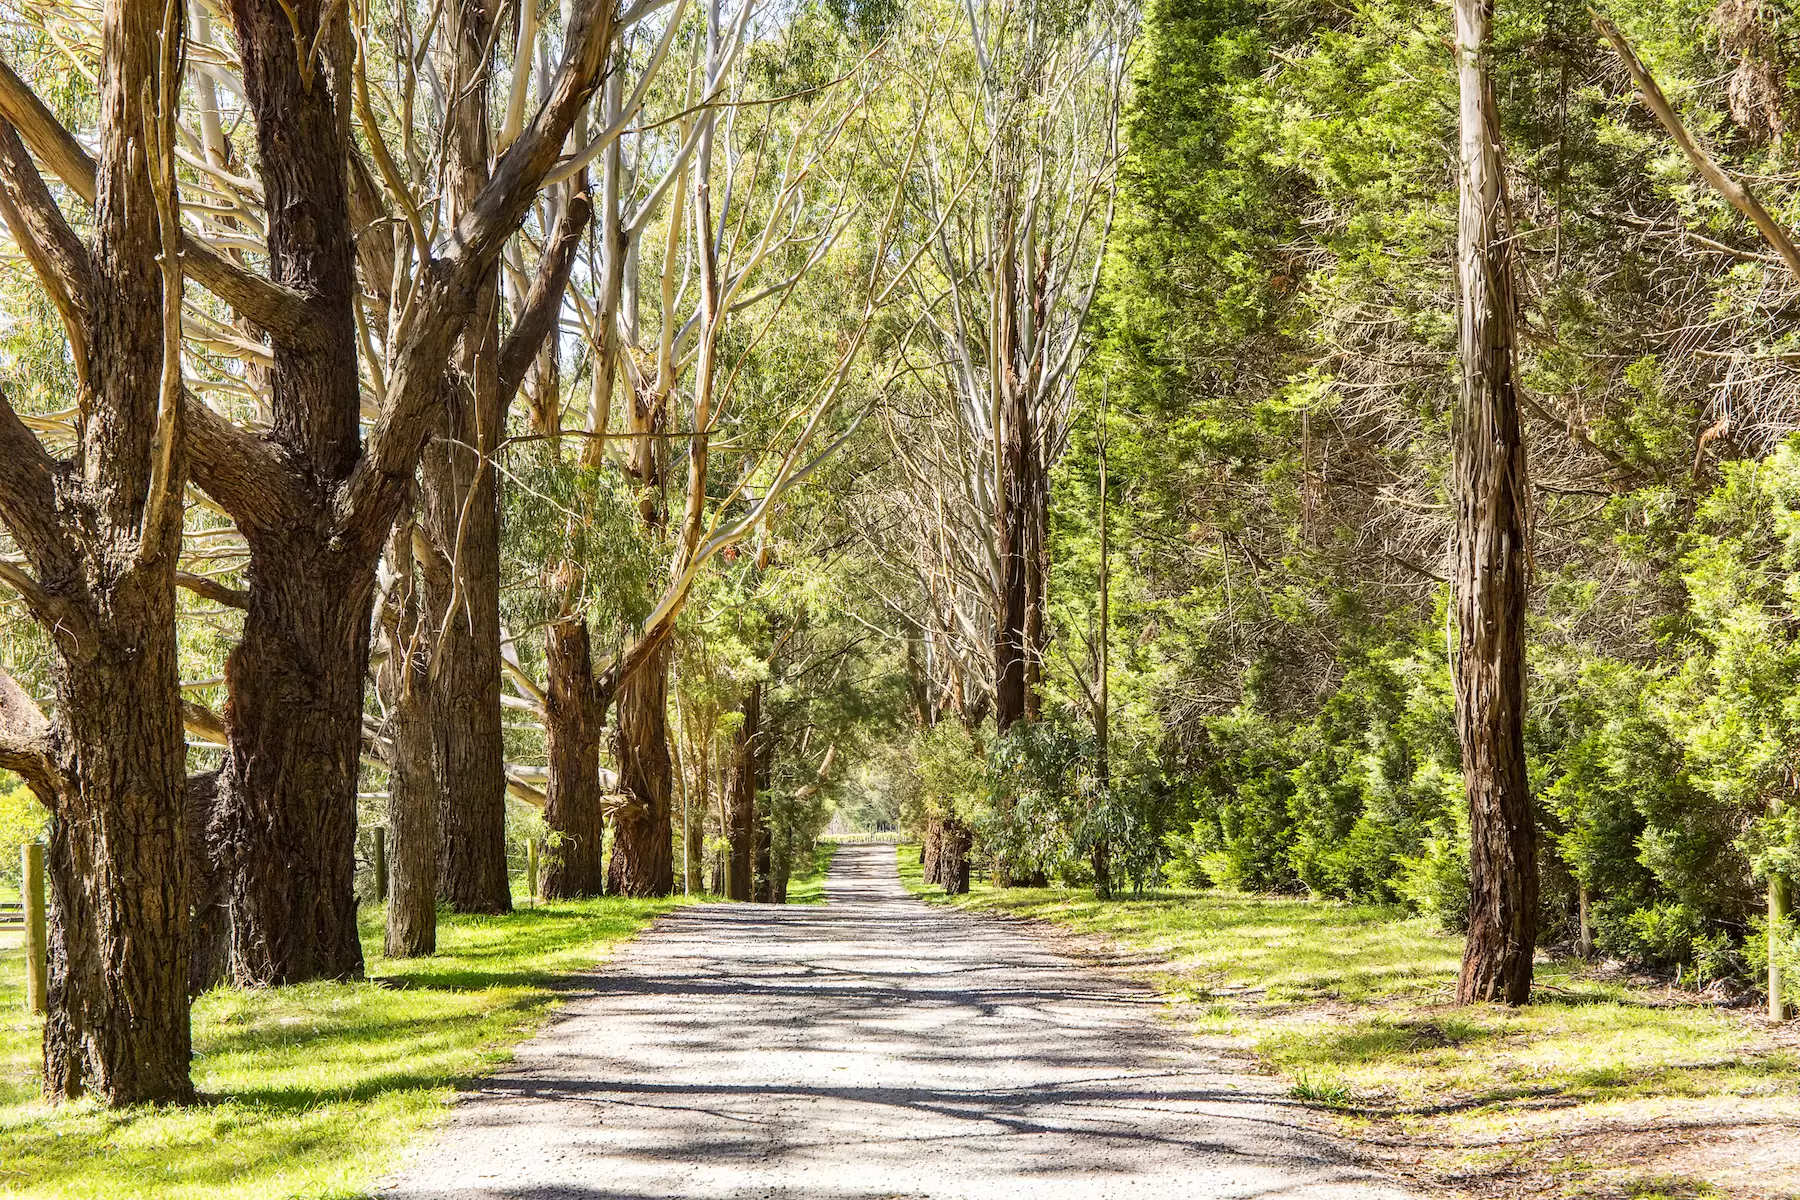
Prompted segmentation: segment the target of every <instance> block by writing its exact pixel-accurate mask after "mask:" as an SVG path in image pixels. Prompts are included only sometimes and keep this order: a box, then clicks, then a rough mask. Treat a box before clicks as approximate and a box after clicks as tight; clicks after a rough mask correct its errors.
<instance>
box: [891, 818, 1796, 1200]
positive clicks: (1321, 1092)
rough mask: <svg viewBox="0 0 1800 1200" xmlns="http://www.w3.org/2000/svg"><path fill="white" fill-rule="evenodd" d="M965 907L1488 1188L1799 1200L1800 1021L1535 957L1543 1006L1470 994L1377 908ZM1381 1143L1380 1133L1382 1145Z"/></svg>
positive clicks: (1082, 897)
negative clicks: (1056, 943) (1461, 999)
mask: <svg viewBox="0 0 1800 1200" xmlns="http://www.w3.org/2000/svg"><path fill="white" fill-rule="evenodd" d="M899 857H900V874H901V878H902V880H903V881H904V882H905V883H906V885H907V887H908V888H909V889H911V890H912V891H913V892H915V893H916V894H919V895H921V896H923V897H925V898H927V899H930V900H934V901H936V902H938V903H945V904H951V905H954V906H955V907H958V908H962V909H969V910H974V911H990V912H1001V913H1006V914H1010V915H1012V916H1016V917H1026V918H1036V919H1040V920H1045V921H1049V922H1053V923H1054V924H1056V925H1058V926H1061V927H1064V928H1066V929H1069V930H1072V931H1074V932H1077V933H1080V934H1083V935H1087V936H1089V937H1093V938H1099V939H1104V940H1105V941H1106V942H1108V943H1110V944H1111V945H1112V946H1113V947H1115V948H1117V949H1120V950H1123V951H1125V952H1127V953H1128V954H1129V955H1130V957H1131V961H1134V962H1136V963H1138V964H1141V965H1142V966H1143V968H1144V970H1145V971H1146V972H1147V973H1148V974H1149V975H1150V976H1151V977H1152V979H1153V982H1154V983H1155V984H1156V986H1157V987H1158V988H1159V989H1160V990H1161V991H1162V992H1163V993H1164V995H1166V996H1167V997H1168V998H1169V999H1170V1001H1171V1002H1172V1005H1173V1009H1172V1011H1173V1013H1174V1015H1175V1016H1176V1017H1177V1018H1178V1019H1179V1020H1181V1021H1183V1022H1184V1023H1186V1024H1188V1025H1189V1026H1190V1027H1192V1028H1194V1029H1195V1030H1196V1031H1197V1032H1201V1033H1205V1034H1209V1035H1212V1036H1216V1037H1221V1038H1227V1039H1230V1040H1231V1041H1233V1042H1234V1043H1235V1044H1237V1045H1239V1046H1240V1047H1242V1048H1244V1049H1246V1050H1248V1051H1250V1052H1251V1053H1252V1054H1254V1055H1255V1057H1256V1059H1257V1061H1258V1063H1259V1064H1260V1065H1261V1066H1262V1068H1263V1069H1266V1070H1271V1071H1275V1072H1278V1073H1280V1074H1281V1075H1282V1076H1284V1077H1285V1078H1287V1079H1288V1080H1289V1081H1290V1083H1291V1084H1292V1087H1293V1094H1294V1095H1295V1096H1296V1098H1298V1099H1300V1100H1303V1101H1305V1102H1307V1103H1309V1104H1311V1105H1314V1106H1316V1107H1317V1108H1319V1109H1321V1110H1324V1111H1328V1112H1331V1113H1332V1114H1333V1115H1334V1116H1335V1117H1336V1119H1337V1120H1338V1121H1339V1122H1340V1123H1341V1124H1342V1125H1343V1127H1344V1129H1345V1131H1346V1132H1347V1133H1350V1134H1352V1135H1354V1136H1356V1137H1358V1138H1359V1139H1360V1140H1362V1142H1363V1143H1364V1144H1365V1145H1366V1146H1369V1147H1371V1148H1372V1152H1375V1153H1378V1154H1379V1155H1380V1157H1382V1158H1383V1159H1384V1161H1385V1162H1386V1164H1387V1165H1388V1166H1389V1167H1390V1168H1391V1169H1394V1170H1397V1171H1403V1172H1405V1173H1407V1174H1410V1175H1412V1176H1413V1177H1414V1178H1416V1179H1418V1180H1419V1181H1420V1182H1422V1183H1428V1184H1436V1185H1448V1186H1451V1187H1455V1188H1459V1189H1466V1190H1468V1191H1470V1192H1473V1193H1476V1194H1479V1195H1483V1196H1583V1197H1613V1196H1617V1197H1649V1196H1670V1197H1675V1196H1714V1195H1716V1196H1734V1197H1764V1196H1769V1197H1777V1196H1780V1197H1787V1196H1800V1138H1797V1137H1795V1136H1794V1134H1793V1129H1794V1123H1795V1122H1796V1120H1800V1029H1796V1027H1795V1026H1794V1025H1792V1024H1790V1025H1788V1026H1786V1027H1781V1028H1773V1027H1771V1026H1770V1025H1769V1024H1768V1023H1767V1022H1766V1021H1765V1020H1763V1019H1762V1018H1760V1017H1759V1016H1757V1015H1756V1014H1755V1013H1754V1011H1748V1010H1741V1009H1739V1010H1733V1009H1724V1008H1720V1007H1718V1006H1716V1005H1714V1004H1711V1003H1708V1002H1707V1001H1706V999H1705V998H1704V997H1702V996H1699V995H1696V994H1693V993H1688V992H1682V991H1679V990H1677V989H1675V988H1673V987H1669V986H1667V985H1666V983H1665V982H1663V981H1657V980H1651V979H1648V978H1643V977H1634V976H1632V975H1630V974H1629V973H1627V972H1625V971H1622V970H1619V969H1617V968H1616V967H1615V968H1612V969H1610V970H1609V969H1606V968H1596V967H1595V966H1593V965H1592V964H1589V963H1586V962H1583V961H1580V960H1573V961H1569V960H1560V961H1559V960H1549V961H1540V963H1539V965H1538V968H1537V988H1536V990H1535V992H1534V993H1533V998H1532V999H1533V1002H1532V1004H1531V1005H1530V1006H1528V1007H1525V1008H1521V1009H1508V1008H1504V1007H1501V1006H1492V1005H1478V1006H1472V1007H1458V1006H1456V1005H1454V1004H1453V1003H1451V1001H1452V1000H1453V998H1454V993H1455V984H1456V972H1457V967H1458V964H1459V961H1460V958H1461V953H1462V941H1461V939H1460V938H1457V937H1448V936H1444V935H1441V934H1437V933H1434V932H1433V931H1432V930H1431V929H1430V927H1429V926H1428V925H1427V923H1426V922H1425V921H1423V920H1421V919H1418V918H1412V917H1408V916H1406V915H1405V914H1404V913H1402V912H1400V911H1398V910H1395V909H1391V908H1385V907H1381V906H1369V905H1351V904H1340V903H1335V902H1330V901H1310V900H1305V899H1298V898H1288V897H1267V896H1244V895H1229V894H1224V893H1216V892H1169V893H1160V894H1158V895H1156V896H1155V897H1152V898H1147V899H1141V900H1114V901H1106V902H1100V901H1096V900H1094V899H1093V896H1092V895H1091V893H1088V892H1086V891H1074V890H1065V889H1056V888H1011V889H1004V890H1001V889H995V888H992V887H990V886H988V885H987V884H986V883H984V882H980V881H977V882H976V883H975V885H974V888H973V891H972V892H971V893H970V894H969V895H967V896H960V897H954V898H951V897H945V896H944V895H943V893H942V891H941V890H940V889H938V888H937V887H935V886H928V885H925V884H924V883H923V882H922V879H921V875H920V870H919V866H918V854H917V850H916V848H913V847H902V848H901V849H900V852H899ZM1375 1148H1379V1149H1375Z"/></svg>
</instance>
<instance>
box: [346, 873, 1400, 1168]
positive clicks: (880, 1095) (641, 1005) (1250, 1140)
mask: <svg viewBox="0 0 1800 1200" xmlns="http://www.w3.org/2000/svg"><path fill="white" fill-rule="evenodd" d="M826 895H827V898H828V901H829V902H828V903H827V904H825V905H823V906H799V905H796V906H787V907H775V906H765V905H749V904H715V905H705V906H697V907H694V908H687V909H682V910H680V911H678V912H675V913H673V914H671V915H669V916H666V917H664V918H662V919H661V920H660V921H658V922H657V923H656V925H655V926H654V927H653V928H652V929H650V930H649V931H647V932H646V933H645V934H644V936H643V937H641V938H640V939H639V940H638V941H636V942H635V943H633V944H632V945H631V946H629V947H627V948H626V949H625V950H624V951H623V952H622V953H621V954H620V955H619V956H618V957H617V958H616V959H614V960H613V961H612V962H610V963H608V964H607V965H606V966H605V967H604V968H603V969H602V970H600V971H599V972H597V973H596V974H595V975H594V976H593V977H592V979H591V987H588V988H584V989H583V990H582V991H581V992H580V993H579V995H578V996H577V997H576V998H575V999H573V1000H571V1002H570V1003H569V1004H567V1005H566V1006H565V1007H564V1008H563V1009H562V1011H561V1012H560V1013H559V1015H558V1016H557V1017H556V1018H555V1019H554V1020H553V1021H552V1022H551V1023H550V1025H549V1026H548V1027H547V1028H546V1029H545V1030H544V1031H543V1033H542V1034H540V1035H539V1036H538V1037H536V1038H535V1039H533V1040H532V1041H530V1042H527V1043H526V1044H525V1045H523V1046H522V1047H520V1049H519V1054H518V1057H517V1060H516V1062H515V1063H514V1064H513V1065H512V1066H511V1067H509V1068H508V1069H507V1070H506V1071H504V1072H503V1073H502V1074H500V1075H498V1076H496V1077H494V1078H491V1079H488V1080H486V1081H484V1084H483V1086H482V1088H481V1090H480V1091H479V1092H477V1093H474V1094H473V1095H470V1096H468V1097H466V1098H465V1099H464V1100H463V1101H462V1102H461V1103H460V1104H459V1105H458V1106H457V1110H456V1113H455V1115H454V1117H453V1118H452V1120H451V1123H450V1125H449V1126H448V1127H447V1129H446V1130H445V1131H444V1132H443V1134H442V1135H441V1137H440V1138H439V1139H438V1141H437V1142H436V1144H435V1145H433V1146H432V1147H431V1148H430V1149H428V1150H427V1151H426V1152H425V1153H424V1154H423V1155H422V1156H421V1157H420V1159H419V1161H418V1162H417V1164H416V1165H414V1166H413V1167H412V1168H411V1169H409V1170H407V1171H406V1172H405V1173H404V1174H403V1175H400V1176H398V1177H396V1178H394V1179H392V1180H389V1181H388V1182H387V1184H385V1185H384V1186H383V1188H382V1191H381V1194H382V1195H384V1196H401V1197H408V1198H415V1197H416V1198H418V1200H426V1198H430V1200H477V1198H480V1200H490V1198H498V1197H506V1198H508V1200H512V1198H518V1200H527V1198H529V1200H598V1198H600V1197H606V1198H608V1200H637V1198H640V1197H645V1198H647V1197H683V1198H696V1200H715V1198H716V1200H724V1198H727V1197H730V1198H738V1197H743V1198H752V1197H754V1198H759V1200H760V1198H787V1197H794V1198H800V1197H808V1198H812V1197H816V1198H819V1200H839V1198H845V1200H849V1198H856V1200H876V1198H878V1197H881V1198H889V1200H899V1198H902V1197H904V1198H908V1200H911V1198H918V1200H926V1198H929V1200H1002V1198H1005V1200H1014V1198H1021V1197H1030V1198H1032V1200H1040V1198H1041V1200H1062V1198H1065V1197H1068V1198H1074V1197H1081V1198H1083V1200H1103V1198H1106V1200H1110V1198H1112V1197H1144V1198H1146V1200H1149V1198H1155V1200H1188V1198H1196V1200H1197V1198H1202V1197H1204V1198H1208V1200H1211V1198H1214V1197H1218V1198H1227V1197H1229V1198H1239V1197H1242V1198H1246V1200H1248V1198H1252V1197H1255V1198H1259V1200H1260V1198H1268V1200H1274V1198H1276V1197H1292V1198H1295V1200H1300V1198H1305V1200H1378V1198H1380V1200H1401V1198H1403V1197H1405V1196H1406V1195H1407V1193H1406V1192H1404V1191H1403V1190H1401V1189H1399V1188H1396V1187H1392V1186H1388V1185H1384V1184H1382V1183H1381V1182H1380V1181H1378V1180H1374V1179H1371V1178H1370V1177H1369V1176H1367V1175H1366V1174H1364V1173H1363V1172H1360V1171H1358V1170H1356V1169H1355V1168H1353V1167H1352V1166H1350V1165H1349V1164H1348V1162H1347V1161H1346V1159H1345V1158H1344V1156H1343V1154H1342V1153H1341V1152H1340V1151H1339V1150H1338V1149H1337V1148H1336V1147H1335V1146H1334V1145H1333V1144H1332V1143H1331V1142H1330V1141H1329V1140H1328V1139H1326V1138H1323V1137H1321V1136H1319V1135H1318V1134H1316V1133H1312V1132H1310V1131H1307V1130H1305V1129H1303V1128H1301V1127H1300V1126H1299V1125H1298V1124H1297V1123H1296V1122H1295V1120H1294V1117H1293V1109H1292V1107H1291V1104H1290V1103H1289V1102H1288V1101H1287V1100H1286V1093H1285V1089H1283V1088H1282V1087H1281V1086H1280V1085H1279V1084H1277V1083H1275V1082H1273V1081H1270V1080H1266V1079H1259V1078H1257V1077H1254V1076H1247V1075H1243V1074H1239V1073H1236V1072H1234V1071H1232V1070H1231V1069H1230V1068H1229V1066H1228V1064H1227V1063H1226V1062H1225V1061H1224V1060H1222V1059H1220V1058H1219V1057H1217V1056H1216V1055H1214V1054H1212V1053H1210V1052H1208V1051H1207V1050H1206V1048H1205V1047H1203V1046H1200V1045H1198V1044H1197V1043H1196V1042H1194V1041H1193V1039H1191V1038H1189V1037H1187V1036H1186V1035H1184V1034H1182V1033H1181V1032H1180V1031H1179V1030H1178V1029H1176V1028H1174V1027H1173V1026H1171V1025H1170V1024H1168V1023H1167V1022H1165V1021H1162V1020H1160V1019H1159V1018H1158V1016H1157V1011H1158V1008H1159V1003H1158V1001H1157V1000H1156V999H1155V997H1153V996H1152V995H1150V994H1149V993H1147V992H1144V991H1141V990H1136V989H1134V988H1131V987H1129V986H1127V985H1122V984H1121V983H1119V982H1118V981H1117V980H1115V979H1112V978H1110V977H1109V976H1108V975H1107V973H1105V972H1101V971H1096V970H1093V969H1091V968H1088V967H1084V966H1082V965H1080V964H1078V963H1076V962H1075V961H1073V960H1071V959H1069V958H1067V957H1064V956H1060V955H1058V954H1056V953H1054V952H1052V951H1051V950H1049V949H1048V948H1047V947H1046V946H1045V945H1044V944H1042V943H1041V942H1040V941H1038V940H1036V939H1034V938H1033V937H1031V936H1029V935H1027V934H1024V933H1021V932H1018V931H1016V930H1012V929H1009V928H1007V927H1006V926H1005V925H1004V924H1003V923H1001V922H998V921H993V920H986V919H982V918H980V917H973V916H968V915H965V914H962V913H957V912H952V911H947V910H943V909H938V908H934V907H932V906H930V905H927V904H924V903H921V902H920V901H917V900H915V899H913V898H911V897H910V896H908V895H907V894H906V893H905V891H904V890H903V889H902V888H901V886H900V883H899V880H898V879H897V877H896V875H895V870H894V850H893V848H892V847H891V846H870V845H851V846H845V847H843V848H841V849H840V850H839V851H838V854H837V859H836V862H835V864H834V866H833V868H832V872H831V876H830V878H829V880H828V881H827V884H826Z"/></svg>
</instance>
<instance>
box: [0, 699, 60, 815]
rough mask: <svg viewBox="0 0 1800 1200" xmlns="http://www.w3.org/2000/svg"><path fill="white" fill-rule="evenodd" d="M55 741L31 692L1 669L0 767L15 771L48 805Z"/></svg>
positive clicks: (52, 784) (53, 781)
mask: <svg viewBox="0 0 1800 1200" xmlns="http://www.w3.org/2000/svg"><path fill="white" fill-rule="evenodd" d="M55 751H56V742H55V738H54V736H53V735H52V733H51V729H50V722H49V721H48V720H46V719H45V717H44V713H43V710H42V709H40V708H38V706H37V702H36V701H34V700H33V699H32V698H31V696H30V694H29V693H27V692H26V691H25V689H24V688H22V687H20V686H19V685H18V683H17V682H16V681H15V680H14V679H13V677H12V676H11V675H8V674H7V673H6V672H5V671H3V670H0V767H4V768H6V769H7V770H9V771H12V772H15V773H16V774H17V775H18V776H19V777H20V778H21V779H23V780H24V781H25V783H26V784H27V786H29V787H30V788H31V790H32V791H33V792H34V793H36V795H37V798H38V799H39V800H42V801H43V802H44V806H45V807H46V808H48V807H50V805H51V803H52V801H53V800H54V798H55V796H56V760H55V757H54V755H55Z"/></svg>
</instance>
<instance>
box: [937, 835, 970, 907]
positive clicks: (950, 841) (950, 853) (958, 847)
mask: <svg viewBox="0 0 1800 1200" xmlns="http://www.w3.org/2000/svg"><path fill="white" fill-rule="evenodd" d="M974 841H975V839H974V836H973V835H972V834H971V833H970V831H969V827H968V826H967V825H964V824H963V823H962V822H961V821H959V820H958V819H957V818H955V817H953V816H952V817H946V818H944V824H943V832H942V834H941V835H940V836H939V839H938V854H937V861H938V882H939V883H941V884H942V885H943V888H944V894H945V895H946V896H962V895H966V894H967V893H968V890H969V850H970V848H971V847H972V846H973V845H974Z"/></svg>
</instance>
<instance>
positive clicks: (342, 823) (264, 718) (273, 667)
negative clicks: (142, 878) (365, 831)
mask: <svg viewBox="0 0 1800 1200" xmlns="http://www.w3.org/2000/svg"><path fill="white" fill-rule="evenodd" d="M293 540H294V542H295V543H296V545H295V546H293V547H292V548H291V549H290V552H289V553H278V552H277V549H276V546H275V541H274V535H273V534H270V535H268V536H266V537H262V538H251V539H250V544H251V557H250V566H249V576H250V580H251V587H250V611H249V613H248V614H247V616H246V618H245V621H244V633H243V638H242V640H241V641H240V642H239V643H238V645H237V646H236V647H235V648H234V649H233V650H232V652H231V655H230V657H229V658H228V659H227V660H226V664H225V685H226V692H227V700H226V704H225V720H226V725H227V728H228V729H229V731H230V745H229V749H228V752H227V755H226V760H225V767H224V770H223V772H222V773H221V776H220V792H221V794H222V801H221V804H222V806H223V813H222V817H223V822H224V825H225V831H226V832H225V860H226V863H227V867H228V869H229V871H230V875H231V884H230V887H231V913H232V922H231V926H232V928H231V966H232V976H233V978H234V979H235V980H236V982H238V983H239V984H242V985H245V986H252V987H254V986H267V985H270V984H285V983H299V982H302V981H304V980H308V979H354V978H359V977H360V976H361V975H362V970H363V960H362V942H361V940H360V938H359V937H358V935H357V928H356V892H355V875H356V857H355V856H356V776H357V769H358V766H359V765H360V756H361V749H362V706H363V677H364V673H365V672H366V670H367V666H368V661H369V618H370V606H371V603H372V597H373V592H374V582H375V581H374V577H373V570H372V566H373V564H370V566H371V569H370V570H361V569H359V567H360V564H358V563H356V562H353V561H349V560H351V559H353V558H354V557H355V556H352V555H348V554H343V553H339V552H336V551H334V550H333V549H332V548H331V547H330V546H329V545H318V544H316V543H317V539H316V538H315V537H314V536H313V535H312V534H311V533H310V532H306V531H295V532H294V534H293ZM259 545H260V552H259V549H258V547H259ZM328 580H329V581H330V582H329V583H328V582H327V581H328Z"/></svg>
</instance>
